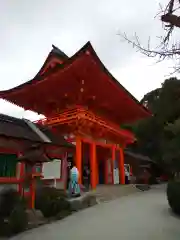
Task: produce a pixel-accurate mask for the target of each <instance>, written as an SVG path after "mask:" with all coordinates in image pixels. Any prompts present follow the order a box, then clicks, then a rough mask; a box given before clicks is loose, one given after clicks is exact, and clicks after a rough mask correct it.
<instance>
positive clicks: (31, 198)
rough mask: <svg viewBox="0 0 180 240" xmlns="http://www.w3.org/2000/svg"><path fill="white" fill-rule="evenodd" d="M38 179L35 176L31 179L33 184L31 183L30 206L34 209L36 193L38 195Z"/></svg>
mask: <svg viewBox="0 0 180 240" xmlns="http://www.w3.org/2000/svg"><path fill="white" fill-rule="evenodd" d="M35 192H36V179H35V178H34V177H33V178H32V179H31V185H30V206H31V208H32V209H34V208H35V197H36V196H35V195H36V193H35Z"/></svg>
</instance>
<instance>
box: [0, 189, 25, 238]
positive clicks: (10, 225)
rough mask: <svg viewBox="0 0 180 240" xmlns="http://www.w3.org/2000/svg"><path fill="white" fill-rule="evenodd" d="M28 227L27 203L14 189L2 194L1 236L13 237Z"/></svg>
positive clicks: (0, 199)
mask: <svg viewBox="0 0 180 240" xmlns="http://www.w3.org/2000/svg"><path fill="white" fill-rule="evenodd" d="M27 226H28V219H27V214H26V203H25V201H24V199H23V198H22V197H21V196H20V195H19V193H18V192H17V191H16V190H14V189H8V190H4V191H2V192H1V193H0V236H11V235H14V234H17V233H19V232H22V231H24V230H25V229H26V228H27Z"/></svg>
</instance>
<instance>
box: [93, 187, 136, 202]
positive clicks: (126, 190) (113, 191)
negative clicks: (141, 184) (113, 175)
mask: <svg viewBox="0 0 180 240" xmlns="http://www.w3.org/2000/svg"><path fill="white" fill-rule="evenodd" d="M137 192H140V190H139V189H137V188H136V187H135V185H102V186H101V185H100V186H98V187H97V189H96V191H95V194H96V197H97V200H98V201H99V202H106V201H110V200H113V199H116V198H119V197H123V196H127V195H130V194H133V193H137Z"/></svg>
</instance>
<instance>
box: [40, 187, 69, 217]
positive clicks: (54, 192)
mask: <svg viewBox="0 0 180 240" xmlns="http://www.w3.org/2000/svg"><path fill="white" fill-rule="evenodd" d="M35 208H36V209H38V210H40V211H41V212H42V214H43V215H44V217H46V218H49V217H53V216H56V215H57V214H58V213H60V212H61V211H64V210H69V211H70V204H69V202H68V200H67V199H66V194H65V193H64V191H62V190H58V189H56V188H53V187H43V188H41V189H38V192H37V194H36V199H35Z"/></svg>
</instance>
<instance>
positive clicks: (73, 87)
mask: <svg viewBox="0 0 180 240" xmlns="http://www.w3.org/2000/svg"><path fill="white" fill-rule="evenodd" d="M40 96H45V98H42V97H40ZM0 97H1V98H3V99H5V100H7V101H9V102H13V103H14V104H16V105H18V106H20V107H23V108H24V109H25V110H31V111H35V112H37V113H39V114H43V115H45V116H46V118H45V119H44V120H42V121H41V124H45V125H48V126H51V127H52V128H53V129H54V130H55V131H57V132H58V133H59V134H63V135H69V134H70V135H71V134H73V137H74V139H73V141H74V142H75V145H76V154H75V163H76V166H77V168H78V169H79V172H80V182H82V166H83V165H82V162H83V147H84V145H86V146H87V144H88V146H89V156H88V158H89V163H90V167H91V186H92V188H95V187H96V185H97V183H98V174H99V171H98V164H99V161H100V160H99V158H102V161H104V162H106V163H105V164H104V166H105V167H104V169H105V170H104V171H105V182H106V183H108V182H109V172H108V169H109V167H108V163H107V162H108V161H107V159H110V160H109V162H110V169H111V183H114V174H113V171H114V165H115V160H116V159H117V158H118V163H119V164H118V168H119V172H120V176H119V177H120V182H121V184H124V157H123V149H124V148H125V147H126V145H127V144H129V143H132V142H133V141H134V140H135V137H134V136H133V134H132V133H131V132H129V131H125V130H123V129H122V128H121V127H120V126H121V124H124V123H130V122H134V121H136V120H138V119H141V118H145V117H148V116H150V115H151V114H150V113H149V112H148V110H147V109H146V108H145V107H144V106H142V105H141V104H140V103H139V102H138V101H137V100H136V99H135V98H134V97H133V96H132V95H131V94H130V93H129V92H128V91H127V90H126V89H125V88H124V87H123V86H122V85H121V84H120V83H119V82H118V81H117V80H116V79H115V78H114V77H113V76H112V75H111V74H110V73H109V72H108V70H107V69H106V68H105V66H104V65H103V64H102V62H101V61H100V59H99V58H98V56H97V55H96V52H95V51H94V49H93V48H92V46H91V44H90V43H89V42H88V43H87V44H86V45H85V46H84V47H83V48H82V49H80V50H79V51H78V52H77V53H76V54H75V55H74V56H72V57H70V58H69V57H68V56H67V55H66V54H64V53H63V52H62V51H61V50H59V49H58V48H56V47H54V46H53V49H52V51H51V52H50V53H49V55H48V57H47V59H46V61H45V63H44V65H43V66H42V68H41V69H40V71H39V72H38V74H37V75H36V76H35V77H34V78H33V79H32V80H31V81H29V82H27V83H24V84H22V85H20V86H17V87H15V88H13V89H10V90H6V91H2V92H0ZM99 149H101V150H99ZM106 149H108V151H107V150H106ZM99 152H101V153H99Z"/></svg>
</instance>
